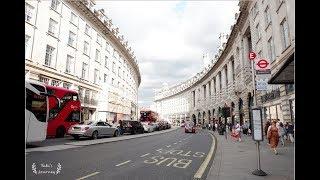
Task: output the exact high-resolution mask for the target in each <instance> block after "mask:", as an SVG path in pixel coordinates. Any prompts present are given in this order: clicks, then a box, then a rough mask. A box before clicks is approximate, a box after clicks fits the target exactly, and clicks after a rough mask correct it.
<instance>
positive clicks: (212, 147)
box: [193, 133, 216, 179]
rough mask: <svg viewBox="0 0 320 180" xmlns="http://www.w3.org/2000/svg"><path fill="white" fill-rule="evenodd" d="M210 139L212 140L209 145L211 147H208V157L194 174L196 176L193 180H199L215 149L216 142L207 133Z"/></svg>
mask: <svg viewBox="0 0 320 180" xmlns="http://www.w3.org/2000/svg"><path fill="white" fill-rule="evenodd" d="M209 134H210V136H211V138H212V144H211V147H210V150H209V152H208V155H207V157H206V159H205V160H204V161H203V163H202V164H201V166H200V167H199V169H198V171H197V172H196V174H195V175H194V176H193V178H194V179H201V177H202V175H203V173H204V171H205V170H206V168H207V166H208V164H209V162H210V159H211V157H212V155H213V152H214V149H215V148H216V140H215V138H214V136H213V135H212V134H211V133H209Z"/></svg>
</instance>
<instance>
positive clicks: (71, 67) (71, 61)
mask: <svg viewBox="0 0 320 180" xmlns="http://www.w3.org/2000/svg"><path fill="white" fill-rule="evenodd" d="M66 73H69V74H73V73H74V58H73V57H72V56H70V55H68V56H67V62H66Z"/></svg>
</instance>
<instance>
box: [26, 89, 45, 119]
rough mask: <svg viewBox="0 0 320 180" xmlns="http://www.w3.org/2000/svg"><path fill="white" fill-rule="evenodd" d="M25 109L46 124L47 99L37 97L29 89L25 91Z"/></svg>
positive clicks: (40, 96)
mask: <svg viewBox="0 0 320 180" xmlns="http://www.w3.org/2000/svg"><path fill="white" fill-rule="evenodd" d="M26 95H27V97H26V108H27V110H29V111H30V112H32V113H33V114H34V115H35V116H36V118H37V119H38V120H39V121H41V122H46V117H47V99H46V96H42V95H37V94H36V93H34V92H32V91H31V90H29V89H26Z"/></svg>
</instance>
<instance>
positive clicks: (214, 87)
mask: <svg viewBox="0 0 320 180" xmlns="http://www.w3.org/2000/svg"><path fill="white" fill-rule="evenodd" d="M213 93H214V94H216V78H215V77H214V78H213Z"/></svg>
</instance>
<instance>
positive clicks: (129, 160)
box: [116, 160, 131, 166]
mask: <svg viewBox="0 0 320 180" xmlns="http://www.w3.org/2000/svg"><path fill="white" fill-rule="evenodd" d="M130 161H131V160H129V161H125V162H123V163H120V164H117V165H116V166H121V165H124V164H126V163H128V162H130Z"/></svg>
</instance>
